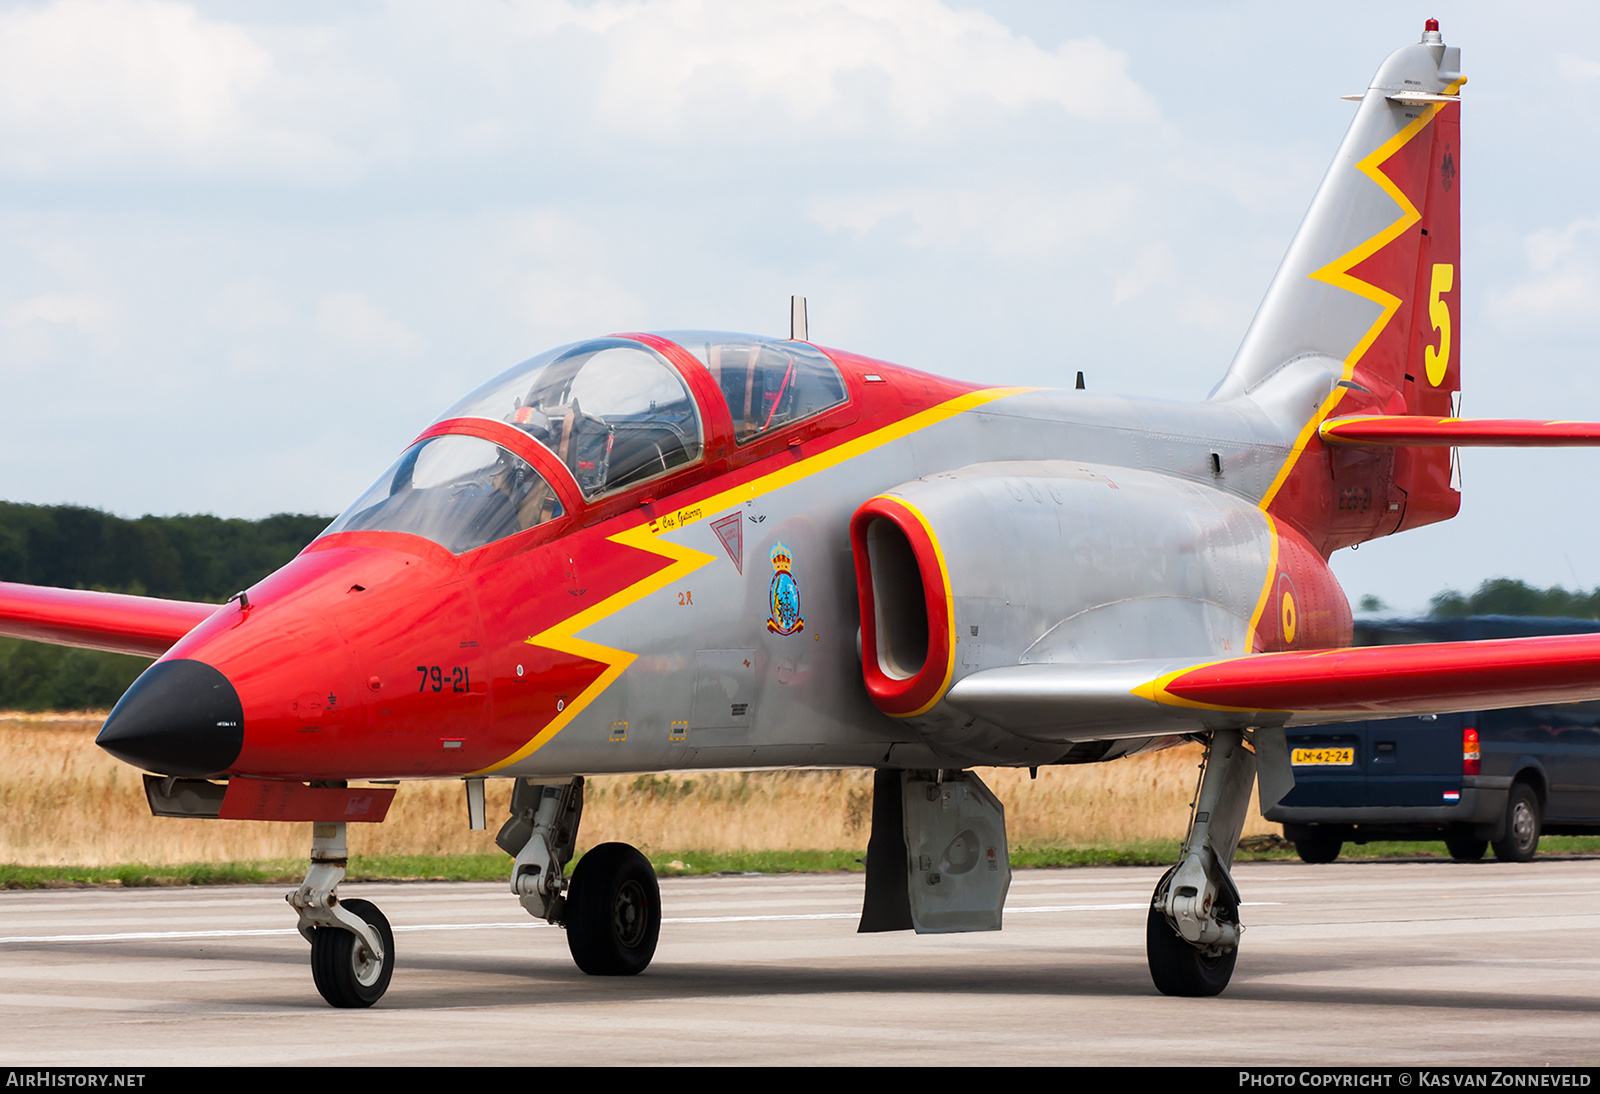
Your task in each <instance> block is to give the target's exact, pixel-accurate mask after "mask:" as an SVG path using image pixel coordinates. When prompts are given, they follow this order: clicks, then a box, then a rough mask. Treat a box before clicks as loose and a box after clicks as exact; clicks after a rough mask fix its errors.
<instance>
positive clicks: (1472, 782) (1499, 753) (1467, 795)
mask: <svg viewBox="0 0 1600 1094" xmlns="http://www.w3.org/2000/svg"><path fill="white" fill-rule="evenodd" d="M1596 631H1600V621H1596V620H1592V619H1531V618H1521V617H1513V616H1471V617H1467V618H1464V619H1420V620H1375V621H1360V622H1357V624H1356V632H1357V634H1356V642H1357V644H1358V645H1378V644H1391V643H1395V642H1454V641H1470V640H1473V639H1480V638H1520V637H1526V636H1529V635H1537V634H1585V633H1593V632H1596ZM1287 737H1288V742H1289V754H1290V760H1291V761H1292V762H1293V764H1294V777H1295V787H1294V789H1293V790H1292V791H1290V792H1289V794H1288V795H1287V796H1286V797H1285V798H1284V799H1283V801H1281V802H1279V803H1278V804H1277V805H1276V806H1274V807H1273V808H1272V809H1269V810H1267V813H1266V819H1267V820H1269V821H1274V822H1277V823H1279V824H1282V825H1283V834H1284V837H1285V838H1286V839H1288V840H1290V841H1291V842H1293V843H1294V845H1295V850H1296V851H1298V852H1299V854H1300V857H1301V858H1302V859H1304V860H1305V861H1306V862H1332V861H1333V860H1334V859H1335V858H1337V857H1338V856H1339V851H1340V849H1341V848H1342V847H1343V846H1344V844H1346V843H1367V842H1370V841H1373V840H1443V841H1444V844H1445V846H1446V847H1447V848H1448V849H1449V851H1450V856H1451V857H1452V858H1454V859H1456V860H1458V861H1461V862H1475V861H1477V860H1478V859H1481V858H1482V857H1483V855H1484V852H1485V851H1486V850H1488V848H1489V847H1490V846H1493V848H1494V854H1495V858H1497V859H1499V860H1500V861H1502V862H1527V861H1528V860H1530V859H1532V858H1533V856H1534V853H1535V852H1536V851H1537V850H1538V847H1539V837H1540V835H1542V834H1550V835H1591V834H1597V833H1600V702H1589V703H1571V704H1562V705H1556V706H1543V707H1515V708H1510V709H1506V710H1487V711H1480V712H1476V713H1469V714H1439V715H1423V716H1422V717H1420V718H1386V719H1374V720H1371V721H1361V722H1341V723H1338V724H1335V725H1326V726H1308V727H1304V728H1299V729H1290V730H1289V731H1288V734H1287Z"/></svg>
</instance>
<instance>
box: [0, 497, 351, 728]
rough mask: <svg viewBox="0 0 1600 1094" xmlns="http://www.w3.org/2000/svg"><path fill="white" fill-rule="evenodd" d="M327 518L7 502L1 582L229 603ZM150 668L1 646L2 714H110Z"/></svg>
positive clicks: (2, 641) (121, 658) (1, 520)
mask: <svg viewBox="0 0 1600 1094" xmlns="http://www.w3.org/2000/svg"><path fill="white" fill-rule="evenodd" d="M330 519H331V518H329V517H323V516H316V515H312V514H301V513H277V514H274V515H273V516H270V517H267V518H265V519H263V520H237V519H234V520H226V519H223V518H221V517H213V516H205V515H196V516H188V515H185V516H175V517H157V516H143V517H139V518H137V519H134V520H129V519H126V518H124V517H119V516H116V515H114V514H112V513H105V512H101V511H100V510H98V509H85V508H82V507H80V506H75V505H19V504H16V503H14V502H0V581H19V582H23V583H25V584H28V585H53V586H57V587H59V588H66V589H99V590H103V591H105V592H114V593H135V594H138V595H141V596H159V597H166V598H169V599H173V600H196V601H205V602H212V603H218V604H220V603H222V602H223V601H224V600H226V599H227V598H228V597H229V596H232V595H233V594H234V593H235V592H237V591H239V590H240V589H243V588H246V587H248V586H250V585H253V584H255V583H256V582H257V581H260V580H261V579H262V578H263V577H265V576H266V575H267V574H270V573H271V572H272V571H273V570H276V569H277V568H278V567H280V566H282V565H283V564H284V563H286V562H288V561H289V560H290V559H291V558H293V557H294V556H295V555H296V554H298V553H299V552H300V549H301V548H302V547H304V546H305V545H306V544H307V543H309V542H311V540H312V539H313V538H314V537H315V536H316V535H317V533H319V532H321V531H322V529H324V528H326V527H327V526H328V523H329V520H330ZM149 663H150V662H149V661H148V660H147V659H145V658H142V657H129V656H125V655H123V654H116V653H101V652H100V651H98V650H80V649H71V648H68V647H65V646H50V645H44V644H42V643H38V642H23V641H19V640H18V639H14V638H0V709H4V710H90V709H103V708H105V707H109V706H110V705H112V704H113V703H115V702H116V701H117V699H118V698H119V697H120V696H121V695H122V693H123V692H124V691H125V690H127V687H128V685H129V684H131V683H133V680H134V677H136V676H138V675H139V673H141V672H143V671H144V668H145V666H146V665H148V664H149Z"/></svg>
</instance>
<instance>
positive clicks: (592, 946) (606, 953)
mask: <svg viewBox="0 0 1600 1094" xmlns="http://www.w3.org/2000/svg"><path fill="white" fill-rule="evenodd" d="M566 915H567V948H568V949H569V950H571V951H572V959H573V960H574V961H576V962H577V963H578V968H580V969H582V970H583V971H584V972H586V973H588V974H589V975H590V976H636V975H638V974H639V973H641V972H643V971H644V970H645V969H646V968H647V967H649V965H650V959H651V958H652V957H654V956H655V954H656V940H657V939H658V938H659V937H660V936H661V887H660V886H659V885H657V884H656V872H655V871H654V870H653V869H651V867H650V860H649V859H647V858H645V857H644V856H643V855H641V854H640V853H639V852H638V851H636V850H634V849H633V848H632V847H629V846H628V845H627V844H626V843H602V844H601V845H600V846H599V847H596V848H594V849H593V850H592V851H590V852H589V853H588V854H586V855H584V856H583V858H581V859H579V860H578V867H577V869H575V870H573V871H572V884H571V885H569V886H568V887H567V906H566Z"/></svg>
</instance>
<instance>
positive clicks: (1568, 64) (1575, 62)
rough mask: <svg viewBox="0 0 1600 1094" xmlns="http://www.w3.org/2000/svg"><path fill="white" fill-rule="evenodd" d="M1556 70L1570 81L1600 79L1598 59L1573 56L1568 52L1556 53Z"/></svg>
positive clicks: (1580, 81)
mask: <svg viewBox="0 0 1600 1094" xmlns="http://www.w3.org/2000/svg"><path fill="white" fill-rule="evenodd" d="M1556 72H1557V74H1559V75H1560V76H1561V78H1562V79H1564V80H1569V81H1571V82H1572V83H1577V84H1581V83H1588V82H1589V81H1590V80H1595V79H1600V61H1594V60H1591V59H1589V58H1588V57H1574V56H1573V55H1572V54H1570V53H1559V54H1557V55H1556Z"/></svg>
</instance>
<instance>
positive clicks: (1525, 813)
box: [1494, 783, 1539, 862]
mask: <svg viewBox="0 0 1600 1094" xmlns="http://www.w3.org/2000/svg"><path fill="white" fill-rule="evenodd" d="M1538 850H1539V796H1538V795H1537V794H1535V793H1534V792H1533V787H1531V786H1529V785H1528V784H1527V783H1513V784H1512V785H1511V793H1510V795H1509V796H1507V798H1506V834H1505V836H1504V837H1503V838H1502V839H1497V840H1495V841H1494V857H1495V858H1497V859H1499V860H1500V861H1501V862H1532V861H1533V856H1534V855H1535V854H1537V853H1538Z"/></svg>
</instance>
